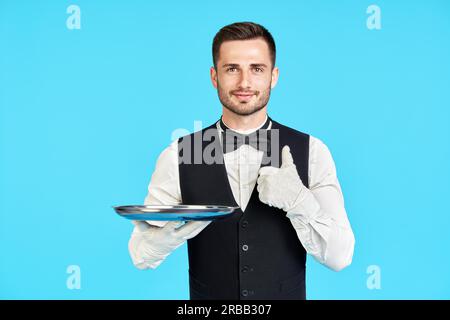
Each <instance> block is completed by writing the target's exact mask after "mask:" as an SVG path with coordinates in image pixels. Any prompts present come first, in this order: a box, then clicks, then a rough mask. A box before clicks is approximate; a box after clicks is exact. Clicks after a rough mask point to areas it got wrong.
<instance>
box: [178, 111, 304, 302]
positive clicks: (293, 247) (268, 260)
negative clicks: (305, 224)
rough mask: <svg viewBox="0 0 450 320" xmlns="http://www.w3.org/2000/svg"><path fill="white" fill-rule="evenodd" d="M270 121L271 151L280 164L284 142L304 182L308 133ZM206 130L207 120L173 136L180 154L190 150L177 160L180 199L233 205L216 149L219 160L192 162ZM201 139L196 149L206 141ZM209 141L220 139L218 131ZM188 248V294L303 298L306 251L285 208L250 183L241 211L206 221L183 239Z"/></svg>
mask: <svg viewBox="0 0 450 320" xmlns="http://www.w3.org/2000/svg"><path fill="white" fill-rule="evenodd" d="M271 121H272V129H278V130H279V131H278V132H279V139H280V144H279V146H280V147H279V150H272V152H278V154H279V162H280V163H281V148H282V147H283V146H284V145H289V147H290V150H291V153H292V156H293V159H294V163H295V165H296V167H297V171H298V173H299V175H300V178H301V179H302V181H303V183H304V184H305V186H306V187H308V160H309V135H307V134H305V133H302V132H299V131H297V130H294V129H291V128H289V127H286V126H283V125H281V124H279V123H277V122H275V121H273V120H271ZM208 129H214V130H215V131H214V132H217V129H216V124H213V125H211V126H209V127H207V128H205V129H203V130H201V131H197V132H195V133H193V134H191V135H188V136H185V137H182V138H180V139H179V141H178V142H179V143H178V146H179V155H180V159H181V155H182V154H183V153H184V152H185V151H186V150H187V149H188V148H190V150H191V151H192V152H191V157H192V158H191V159H192V161H191V162H190V163H181V160H180V164H179V177H180V188H181V196H182V202H183V204H192V205H227V206H238V205H237V203H236V201H235V200H234V197H233V193H232V190H231V187H230V184H229V182H228V176H227V172H226V168H225V164H223V153H222V151H221V149H220V148H217V149H216V150H220V154H219V155H218V156H219V158H221V159H222V161H221V162H220V163H219V164H217V163H216V164H206V163H202V164H195V163H194V160H193V158H194V156H193V154H194V148H195V147H194V144H195V142H194V141H195V139H196V138H199V137H201V135H203V134H204V132H205V131H206V130H208ZM209 132H211V131H209ZM187 138H189V139H187ZM206 140H207V139H206ZM206 140H205V141H203V140H202V142H201V143H200V145H201V146H202V147H201V150H204V149H205V147H206V146H207V145H208V144H210V143H211V142H210V141H206ZM188 141H189V142H188ZM213 141H214V143H220V142H219V140H218V133H217V134H216V136H215V137H214V138H213ZM191 142H193V143H191ZM197 142H200V141H199V139H197ZM197 151H198V149H197ZM184 162H186V161H184ZM268 165H271V164H270V163H269V164H268ZM278 167H279V165H278ZM188 253H189V289H190V298H191V299H233V300H235V299H306V288H305V263H306V251H305V249H304V248H303V246H302V244H301V242H300V240H299V239H298V237H297V234H296V232H295V229H294V228H293V226H292V224H291V222H290V220H289V218H287V217H286V212H284V211H283V210H281V209H278V208H274V207H271V206H268V205H266V204H264V203H263V202H261V201H260V200H259V197H258V191H257V188H256V186H255V187H254V189H253V192H252V195H251V198H250V201H249V203H248V205H247V207H246V209H245V211H244V212H243V211H242V210H241V209H238V210H237V211H236V213H235V214H233V215H231V216H228V217H226V218H222V219H218V220H215V221H213V222H211V223H210V224H209V225H208V226H207V227H206V228H205V229H204V230H203V231H201V232H200V233H199V234H198V235H197V236H196V237H194V238H192V239H190V240H188Z"/></svg>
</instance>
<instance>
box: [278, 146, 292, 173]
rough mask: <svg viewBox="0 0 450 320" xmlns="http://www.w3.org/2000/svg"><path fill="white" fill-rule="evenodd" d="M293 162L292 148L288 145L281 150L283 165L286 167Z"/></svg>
mask: <svg viewBox="0 0 450 320" xmlns="http://www.w3.org/2000/svg"><path fill="white" fill-rule="evenodd" d="M292 164H294V159H293V158H292V154H291V149H290V148H289V146H288V145H286V146H284V147H283V149H282V150H281V167H282V168H285V167H288V166H290V165H292Z"/></svg>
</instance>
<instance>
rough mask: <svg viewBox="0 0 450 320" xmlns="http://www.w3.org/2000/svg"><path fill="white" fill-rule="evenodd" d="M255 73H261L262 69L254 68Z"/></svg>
mask: <svg viewBox="0 0 450 320" xmlns="http://www.w3.org/2000/svg"><path fill="white" fill-rule="evenodd" d="M255 71H256V72H263V69H261V68H258V67H256V68H255Z"/></svg>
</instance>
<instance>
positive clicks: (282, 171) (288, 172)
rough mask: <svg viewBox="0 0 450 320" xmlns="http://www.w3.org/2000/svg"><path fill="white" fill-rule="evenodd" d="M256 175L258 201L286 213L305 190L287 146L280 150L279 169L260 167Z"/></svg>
mask: <svg viewBox="0 0 450 320" xmlns="http://www.w3.org/2000/svg"><path fill="white" fill-rule="evenodd" d="M258 174H259V176H258V180H257V190H258V192H259V200H261V201H262V202H264V203H265V204H268V205H269V206H274V207H276V208H279V209H282V210H284V211H286V212H288V211H289V210H290V209H291V208H292V207H293V206H294V204H295V202H296V200H297V198H298V197H299V195H300V193H301V192H302V190H303V188H306V187H305V186H304V185H303V182H302V180H301V179H300V176H299V175H298V172H297V168H296V166H295V164H294V159H293V158H292V154H291V151H290V149H289V146H287V145H286V146H284V147H283V149H282V150H281V167H280V168H275V167H262V168H260V169H259V173H258Z"/></svg>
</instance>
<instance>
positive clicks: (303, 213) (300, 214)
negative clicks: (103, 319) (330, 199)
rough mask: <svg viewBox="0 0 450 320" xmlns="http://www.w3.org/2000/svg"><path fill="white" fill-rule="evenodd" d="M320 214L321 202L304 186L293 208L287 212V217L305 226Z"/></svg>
mask: <svg viewBox="0 0 450 320" xmlns="http://www.w3.org/2000/svg"><path fill="white" fill-rule="evenodd" d="M319 212H320V204H319V201H317V199H316V197H315V196H314V194H313V193H312V192H311V190H309V189H308V188H306V187H305V186H303V187H302V190H301V191H300V194H299V196H298V197H297V200H296V201H295V203H294V205H293V206H292V208H291V209H290V210H289V211H288V212H287V214H286V216H287V217H288V218H289V219H292V218H297V219H299V220H301V221H302V222H303V223H304V224H308V223H309V222H310V221H311V220H314V219H315V218H316V217H317V216H318V215H319Z"/></svg>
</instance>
